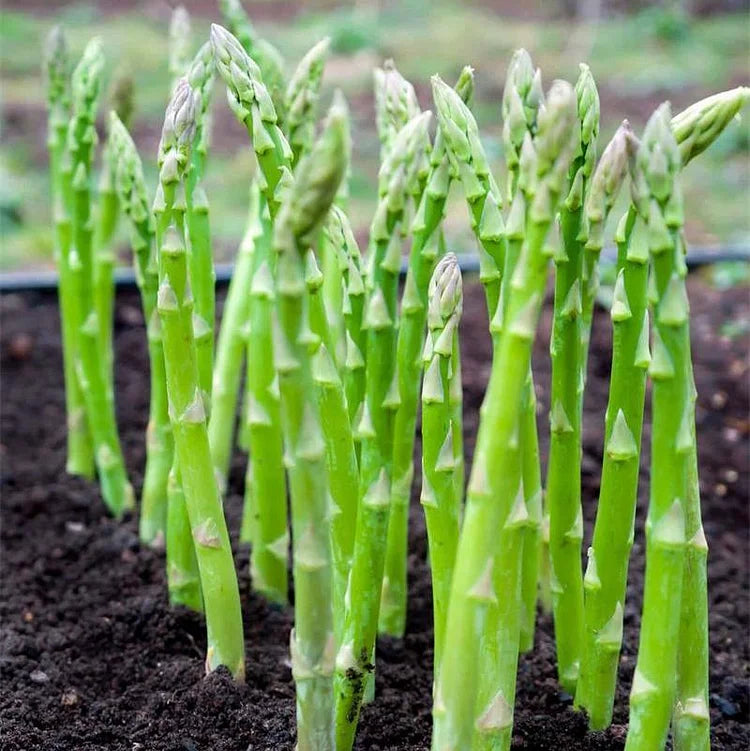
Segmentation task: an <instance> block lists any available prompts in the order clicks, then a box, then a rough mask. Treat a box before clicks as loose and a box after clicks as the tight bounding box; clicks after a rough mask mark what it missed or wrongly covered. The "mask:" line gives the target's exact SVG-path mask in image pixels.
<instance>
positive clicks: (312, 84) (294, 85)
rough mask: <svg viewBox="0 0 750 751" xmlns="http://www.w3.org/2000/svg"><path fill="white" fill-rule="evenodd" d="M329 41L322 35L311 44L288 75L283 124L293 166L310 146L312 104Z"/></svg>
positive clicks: (313, 125) (320, 80)
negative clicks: (290, 148) (290, 149)
mask: <svg viewBox="0 0 750 751" xmlns="http://www.w3.org/2000/svg"><path fill="white" fill-rule="evenodd" d="M330 44H331V42H330V39H329V38H328V37H326V38H325V39H321V40H320V41H319V42H317V44H315V45H313V47H312V48H311V49H310V50H309V51H308V52H307V54H306V55H305V56H304V57H303V58H302V60H300V62H299V65H298V66H297V69H296V70H295V71H294V75H292V77H291V78H290V79H289V85H288V86H287V89H286V97H285V106H284V112H285V119H284V125H285V129H286V137H287V140H288V141H289V145H290V146H291V147H292V152H293V156H292V166H296V164H297V162H298V161H299V159H300V157H301V156H303V155H304V154H305V153H307V152H308V151H309V150H310V148H311V146H312V144H313V141H314V139H315V106H316V104H317V103H318V97H319V95H320V84H321V83H322V81H323V68H324V67H325V63H326V58H327V57H328V49H329V47H330Z"/></svg>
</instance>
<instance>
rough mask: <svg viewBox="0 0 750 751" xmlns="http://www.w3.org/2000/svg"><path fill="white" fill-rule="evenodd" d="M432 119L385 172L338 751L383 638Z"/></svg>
mask: <svg viewBox="0 0 750 751" xmlns="http://www.w3.org/2000/svg"><path fill="white" fill-rule="evenodd" d="M429 117H430V113H429V112H425V113H423V114H421V115H417V116H416V117H414V118H413V119H412V120H410V121H409V122H408V123H407V124H406V125H405V126H404V127H403V128H402V129H401V130H400V131H399V133H398V135H397V136H396V138H395V140H394V143H393V146H392V149H391V152H390V154H389V156H388V158H387V159H386V161H385V162H384V163H383V166H382V167H381V171H380V185H381V196H380V200H379V202H378V207H377V209H376V210H375V217H374V219H373V222H372V227H371V233H370V234H371V238H372V242H373V249H372V254H371V256H370V271H369V273H368V276H367V282H368V285H369V287H370V288H369V290H368V292H369V294H368V299H367V302H366V310H365V316H364V321H363V325H364V326H366V328H367V356H366V362H367V365H366V388H365V399H364V402H363V410H362V417H361V419H360V421H359V424H358V425H357V431H358V433H359V436H360V440H361V443H362V447H361V462H360V488H359V494H360V503H359V509H358V511H357V527H356V532H355V540H354V558H353V562H352V570H351V574H350V583H349V606H348V607H347V612H346V623H345V627H344V640H343V643H342V644H341V645H340V647H339V652H338V655H337V658H336V737H337V741H336V742H337V748H339V749H350V748H351V746H352V743H353V740H354V731H355V730H356V727H357V720H358V717H359V710H360V706H361V702H362V698H363V692H364V688H365V685H366V683H367V681H368V680H369V678H368V676H369V675H370V674H371V673H372V670H373V665H372V661H371V658H372V654H373V649H374V645H375V636H376V633H377V625H378V614H379V607H380V595H381V582H382V578H383V567H384V562H385V561H384V559H385V545H384V544H383V541H384V540H385V539H386V535H387V530H388V512H389V503H390V485H391V467H392V458H393V416H394V411H395V409H396V408H397V407H398V386H397V382H396V372H395V367H394V365H395V363H394V359H395V358H394V355H395V347H396V331H395V323H396V316H397V310H396V303H397V300H396V296H397V289H398V275H399V270H400V265H401V242H400V237H399V227H400V224H401V222H402V220H403V215H404V207H405V203H406V199H407V194H408V191H409V188H410V186H412V185H413V184H414V182H415V180H417V179H418V174H417V170H416V160H415V158H414V157H415V155H416V154H417V153H418V152H419V151H422V150H423V149H424V144H425V142H426V139H427V123H428V120H429Z"/></svg>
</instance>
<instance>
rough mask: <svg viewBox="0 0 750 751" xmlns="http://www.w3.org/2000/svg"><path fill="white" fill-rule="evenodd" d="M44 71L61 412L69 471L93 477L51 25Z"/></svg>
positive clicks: (58, 33) (63, 122)
mask: <svg viewBox="0 0 750 751" xmlns="http://www.w3.org/2000/svg"><path fill="white" fill-rule="evenodd" d="M44 75H45V81H46V85H47V110H48V112H49V116H48V121H47V148H48V151H49V162H50V179H51V184H50V195H51V198H52V202H51V203H52V215H53V219H54V223H55V256H56V261H57V268H58V273H59V277H60V284H59V287H58V295H59V298H60V319H61V320H60V324H61V333H62V349H63V373H64V377H65V412H66V416H67V427H68V430H67V463H66V469H67V471H68V472H69V473H70V474H73V475H81V476H83V477H93V475H94V452H93V444H92V441H91V432H90V429H89V425H88V421H87V419H86V407H85V405H84V402H83V394H82V392H81V386H80V384H79V383H78V378H77V376H76V372H75V338H76V334H75V321H74V320H73V313H72V309H73V306H74V304H75V302H74V301H73V299H72V298H71V291H70V289H71V278H70V270H69V267H68V254H69V252H70V245H71V242H72V235H71V233H72V227H71V217H70V199H69V197H68V196H66V185H65V182H64V178H63V166H64V162H65V159H66V151H65V144H66V137H67V130H68V120H69V118H70V64H69V61H68V50H67V45H66V43H65V36H64V35H63V31H62V28H61V27H60V26H55V27H54V28H53V29H52V31H51V32H50V34H49V36H48V37H47V40H46V43H45V48H44Z"/></svg>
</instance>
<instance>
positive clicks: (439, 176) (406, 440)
mask: <svg viewBox="0 0 750 751" xmlns="http://www.w3.org/2000/svg"><path fill="white" fill-rule="evenodd" d="M473 88H474V78H473V71H472V69H471V68H469V67H466V68H464V69H463V71H462V72H461V76H460V77H459V79H458V82H457V83H456V91H457V92H458V93H459V96H461V98H462V99H463V101H465V102H468V101H469V100H470V98H471V95H472V93H473ZM443 139H444V137H443V136H442V134H440V131H439V129H438V132H437V134H436V136H435V144H434V146H433V148H432V151H431V153H430V170H429V173H428V176H427V179H426V186H425V189H424V191H423V193H422V197H421V199H420V201H419V206H418V209H417V214H416V216H415V218H414V220H413V222H412V226H411V232H412V234H413V240H412V246H411V251H410V254H409V267H408V270H407V274H406V284H405V287H404V293H403V297H402V299H401V321H400V325H399V330H398V340H397V343H396V367H397V373H398V390H399V399H400V403H399V406H398V409H397V410H396V416H395V419H394V429H393V483H392V485H391V511H390V518H389V520H388V542H387V550H386V562H385V574H384V581H385V580H387V581H388V595H389V596H388V602H387V603H386V602H383V603H381V617H380V621H381V623H380V625H381V630H383V631H385V632H386V633H389V634H392V635H394V636H403V634H404V628H405V625H406V598H407V586H406V561H407V543H408V525H409V498H410V496H411V486H412V481H413V475H414V438H415V434H416V422H417V406H418V402H419V387H420V381H421V377H422V367H423V363H422V357H421V354H422V348H423V344H424V339H425V323H426V319H427V288H428V285H429V281H430V276H431V274H432V271H433V268H434V265H435V260H436V258H437V256H438V255H439V253H438V244H437V239H438V236H437V230H438V228H439V226H440V222H441V220H442V218H443V215H444V212H445V202H446V199H447V197H448V191H449V190H450V183H451V175H450V174H449V165H448V163H447V161H446V159H445V156H446V155H445V145H444V143H443ZM458 475H459V476H460V472H459V473H458ZM460 492H461V495H462V494H463V481H461V488H460ZM386 606H387V607H386Z"/></svg>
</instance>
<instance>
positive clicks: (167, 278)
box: [157, 79, 245, 680]
mask: <svg viewBox="0 0 750 751" xmlns="http://www.w3.org/2000/svg"><path fill="white" fill-rule="evenodd" d="M195 108H196V101H195V97H194V96H193V92H192V90H191V88H190V86H189V84H188V83H187V81H186V80H184V79H182V80H181V81H180V82H179V83H178V85H177V87H176V88H175V92H174V94H173V97H172V99H171V101H170V103H169V106H168V107H167V112H166V115H165V119H164V128H163V130H162V139H161V143H160V156H161V159H160V162H161V172H160V179H161V184H162V186H163V188H164V189H165V191H166V192H167V193H169V192H172V191H174V190H175V187H176V185H177V184H179V183H180V182H182V181H184V179H185V172H186V169H187V165H188V161H189V158H190V147H191V142H192V139H193V136H194V132H195ZM171 213H172V214H174V212H171ZM160 218H161V217H160ZM161 237H162V243H161V246H160V248H159V292H158V302H157V305H158V311H159V316H160V317H161V322H162V335H163V341H164V361H165V366H166V375H167V388H168V393H169V407H170V419H171V422H172V430H173V432H174V440H175V452H176V454H177V457H178V459H179V462H178V466H179V468H180V485H181V489H182V492H183V493H184V497H185V505H186V507H187V511H188V518H189V524H190V531H191V534H192V538H193V540H194V542H195V554H196V557H197V559H198V566H199V571H200V577H201V590H202V593H203V601H204V606H205V613H206V629H207V633H208V652H207V655H206V669H207V670H214V669H215V668H217V667H218V666H219V665H226V666H227V667H228V668H229V670H230V671H231V672H232V674H233V675H234V676H235V678H237V679H238V680H242V679H243V677H244V672H245V659H244V641H243V636H242V615H241V611H240V598H239V590H238V587H237V577H236V574H235V570H234V560H233V558H232V550H231V547H230V544H229V535H228V533H227V527H226V521H225V519H224V512H223V509H222V506H221V495H220V493H219V488H218V485H217V482H216V479H215V477H214V473H213V468H212V462H211V452H210V449H209V443H208V431H207V427H206V410H205V406H204V396H203V393H202V390H201V388H200V382H199V376H198V364H197V357H196V349H195V340H194V337H193V304H192V295H191V292H190V280H189V274H188V263H187V252H186V249H185V243H184V237H183V228H182V226H181V225H180V223H179V222H175V223H172V224H171V225H170V226H169V227H168V228H167V230H166V231H165V232H164V233H163V235H161Z"/></svg>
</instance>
